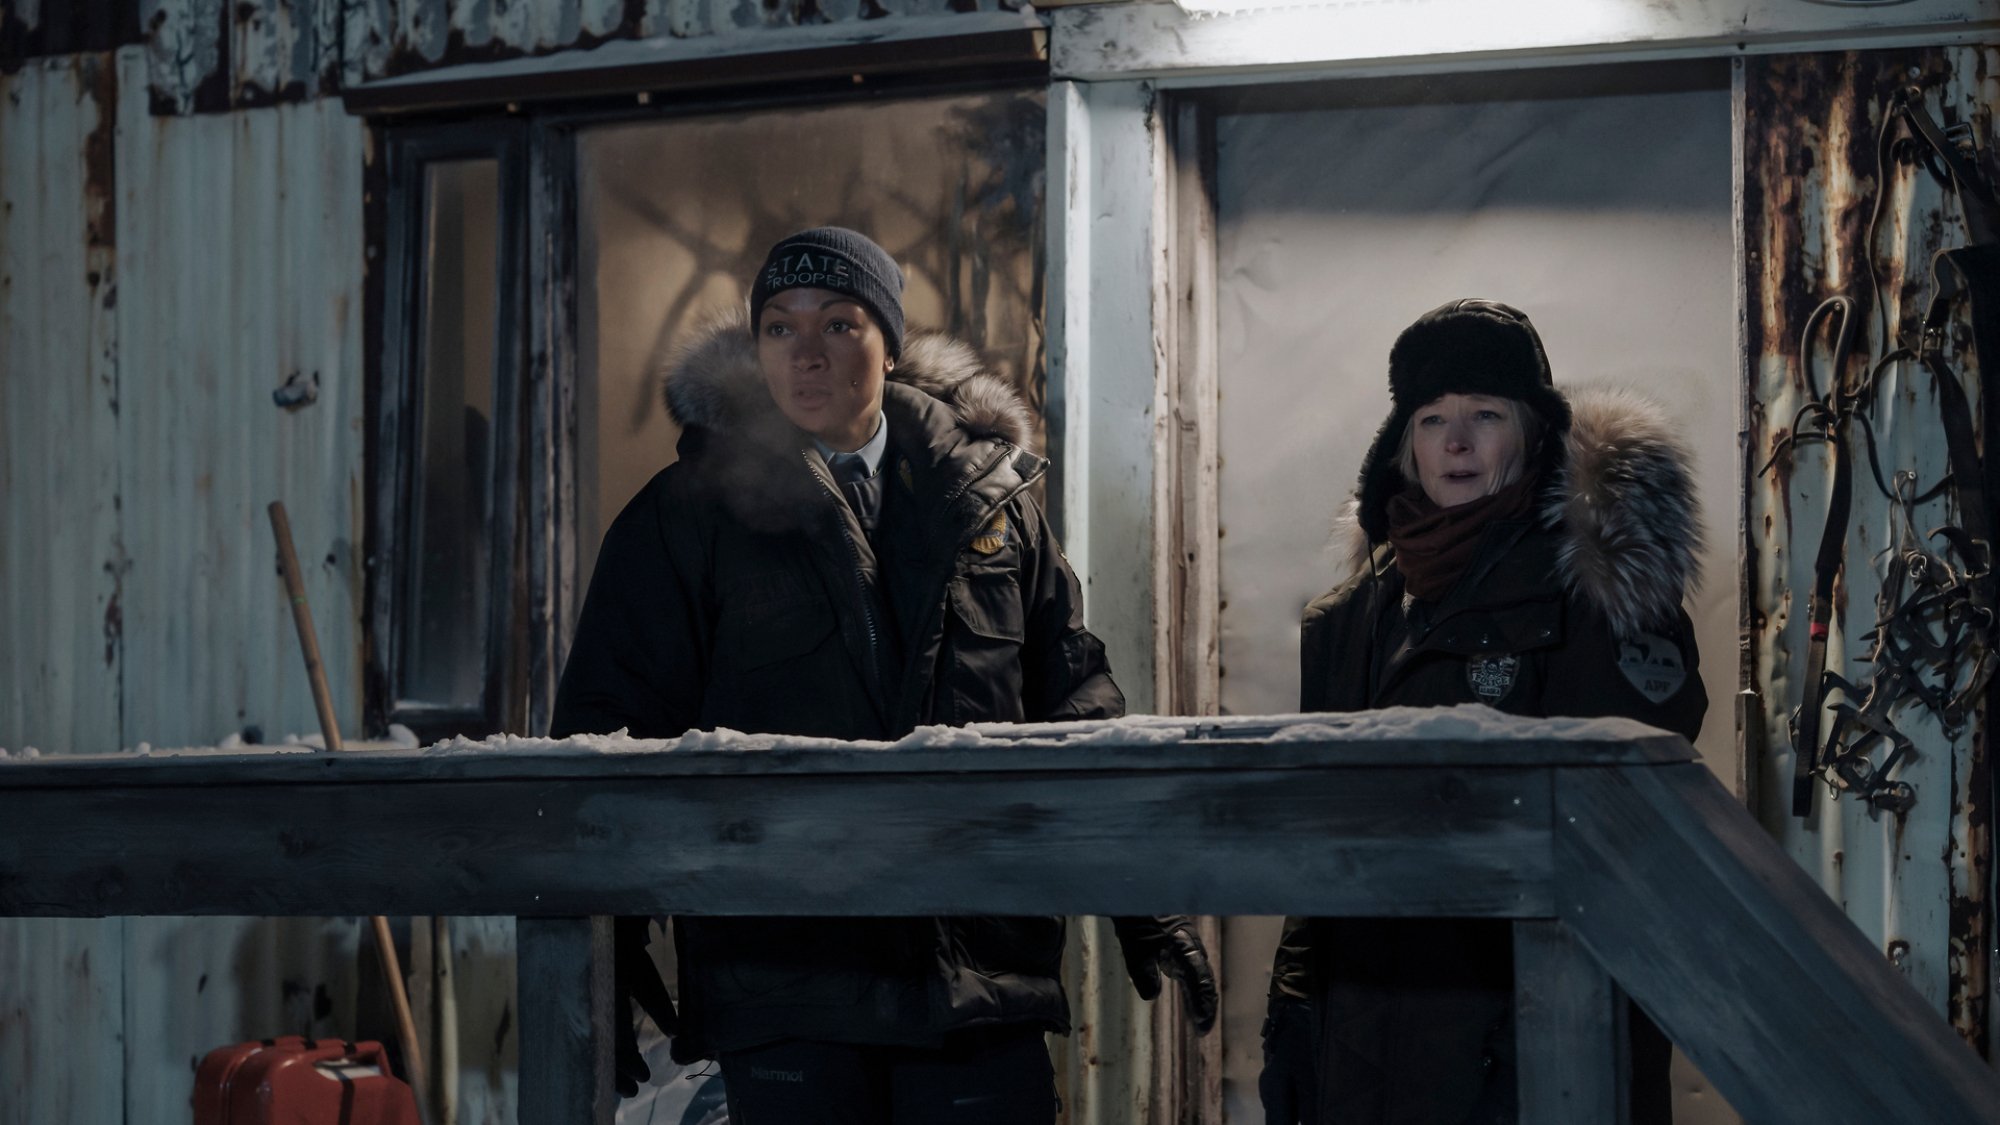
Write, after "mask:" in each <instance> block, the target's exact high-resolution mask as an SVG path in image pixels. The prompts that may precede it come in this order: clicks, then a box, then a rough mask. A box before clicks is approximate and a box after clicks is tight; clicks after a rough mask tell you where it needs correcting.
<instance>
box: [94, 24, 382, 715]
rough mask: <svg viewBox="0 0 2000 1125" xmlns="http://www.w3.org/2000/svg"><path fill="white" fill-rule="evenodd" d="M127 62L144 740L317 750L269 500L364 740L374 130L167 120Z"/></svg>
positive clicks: (122, 169) (125, 328) (123, 160)
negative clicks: (299, 384) (365, 206)
mask: <svg viewBox="0 0 2000 1125" xmlns="http://www.w3.org/2000/svg"><path fill="white" fill-rule="evenodd" d="M122 57H123V59H124V60H125V62H124V70H125V72H126V76H127V77H128V78H129V79H131V81H130V82H129V83H128V84H127V86H126V87H125V89H126V91H127V93H126V95H125V106H124V113H123V115H122V118H121V128H120V131H119V146H118V169H119V172H118V178H119V195H120V200H119V211H120V230H121V238H120V241H119V248H118V257H119V270H120V276H121V289H122V292H123V293H124V295H125V299H124V300H122V301H121V302H120V305H119V309H120V320H119V333H120V339H121V342H122V344H123V348H122V358H121V363H120V370H121V381H122V383H123V385H124V388H125V401H124V409H123V412H122V414H121V422H120V429H119V439H120V444H121V445H122V447H123V454H122V468H121V475H122V478H123V481H124V484H123V490H122V491H123V495H124V500H125V503H124V540H125V546H126V550H127V552H128V553H129V554H130V556H131V559H132V563H131V568H130V571H129V573H128V574H127V575H126V580H125V581H126V611H125V622H126V646H127V661H126V670H125V676H124V709H125V730H126V732H127V735H126V737H127V738H128V739H135V738H145V739H148V740H150V741H152V742H154V743H156V744H159V743H165V744H190V745H202V744H210V743H213V742H214V741H215V740H217V739H220V738H222V737H223V736H225V735H227V734H229V733H230V732H231V731H234V730H237V729H239V728H241V727H243V726H245V725H251V724H254V725H256V726H259V727H261V728H262V731H263V733H264V735H265V737H266V738H267V739H269V740H276V739H277V738H279V737H281V736H282V735H284V734H286V733H288V732H299V733H309V732H313V731H316V730H317V729H318V723H317V720H316V719H315V717H314V710H313V705H312V701H311V696H310V690H309V686H308V684H307V681H306V676H305V673H304V670H303V667H302V665H301V662H300V656H299V652H298V642H297V640H296V638H295V636H294V635H293V631H292V624H291V618H290V611H289V609H288V607H287V605H286V602H285V598H284V594H283V591H282V589H281V588H280V586H279V584H278V582H277V580H276V578H275V577H274V576H273V571H272V565H273V564H272V559H273V557H274V554H273V545H272V541H271V531H270V526H269V524H268V522H267V521H266V518H265V512H264V509H265V506H266V505H267V504H269V503H270V502H271V501H272V500H283V501H284V502H285V504H286V507H287V508H288V509H289V511H290V515H291V522H292V529H293V534H294V536H295V537H296V539H297V542H298V550H299V557H300V558H301V559H302V560H303V561H304V564H305V581H306V593H307V596H308V598H309V599H310V601H311V606H312V610H313V615H314V617H315V619H316V622H317V627H318V631H319V642H320V648H321V650H322V652H324V653H326V654H327V673H328V680H329V682H330V684H331V687H332V690H333V697H334V706H335V713H336V714H337V715H338V716H339V718H340V721H341V723H342V724H343V726H345V727H346V728H348V729H349V730H350V731H351V730H354V729H356V728H357V727H358V724H359V719H360V705H359V703H360V700H359V681H360V667H359V664H360V662H359V656H358V654H359V649H360V633H359V604H360V588H361V574H360V570H359V567H360V565H361V561H360V557H359V550H358V548H357V544H358V542H359V540H360V511H359V507H358V505H359V493H360V486H361V451H362V444H361V433H362V377H363V368H364V365H363V362H362V353H361V306H360V299H361V283H362V267H363V255H362V250H361V247H362V233H361V206H362V200H361V173H362V159H363V157H362V148H363V137H364V131H363V128H362V126H361V125H360V124H359V123H358V122H356V121H355V120H353V119H352V118H349V117H347V116H346V115H344V114H343V113H342V112H341V111H340V109H339V107H338V106H337V105H336V104H334V103H332V102H328V101H320V102H314V103H311V104H308V105H303V106H286V107H279V108H277V109H274V110H270V111H258V112H246V113H239V114H235V115H231V116H228V117H211V118H193V119H181V118H163V117H155V116H151V115H150V114H148V113H147V112H146V101H145V88H144V81H143V77H142V72H141V71H139V70H138V69H137V68H136V66H135V65H134V64H135V63H136V62H137V60H136V58H135V56H134V54H133V53H129V52H128V53H126V54H125V55H124V56H122ZM295 374H296V375H301V376H304V377H306V378H308V379H316V380H317V382H318V385H319V397H318V401H317V402H316V403H314V404H312V405H308V406H304V407H302V408H299V409H296V410H286V409H281V408H279V407H278V406H276V405H274V403H273V401H272V396H271V392H272V391H273V390H275V389H276V388H278V387H279V386H280V385H281V384H283V383H284V382H285V381H286V380H287V379H289V378H290V377H292V376H293V375H295Z"/></svg>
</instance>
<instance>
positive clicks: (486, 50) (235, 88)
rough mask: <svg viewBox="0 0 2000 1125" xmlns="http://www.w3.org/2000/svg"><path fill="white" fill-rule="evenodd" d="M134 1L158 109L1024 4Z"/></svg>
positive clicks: (255, 102)
mask: <svg viewBox="0 0 2000 1125" xmlns="http://www.w3.org/2000/svg"><path fill="white" fill-rule="evenodd" d="M30 2H32V0H30ZM130 2H136V3H137V4H138V6H139V17H140V18H139V23H140V25H141V27H142V29H143V34H144V36H145V40H146V47H147V59H148V63H149V81H150V86H151V89H152V96H153V106H154V111H155V112H157V113H162V114H187V113H213V112H224V111H228V110H231V109H240V108H244V107H250V106H260V105H268V104H272V103H274V102H293V101H299V100H302V99H308V98H314V97H323V96H327V95H330V94H333V93H337V92H338V91H340V90H341V89H343V88H348V87H352V86H354V85H357V84H359V83H362V82H365V81H368V80H371V79H378V78H388V77H394V76H399V75H407V74H414V73H418V72H421V71H426V70H432V69H435V68H438V67H446V66H456V65H459V64H462V63H473V62H493V61H498V60H503V59H514V58H521V57H524V56H535V55H546V54H551V53H554V52H558V51H571V50H586V49H589V48H591V47H596V46H599V45H601V44H604V43H609V42H613V41H616V40H631V39H648V38H655V37H660V38H672V39H698V38H704V37H707V36H713V35H721V34H726V33H730V32H742V31H748V30H756V29H761V28H776V27H795V26H803V25H811V24H827V23H842V22H852V21H860V20H874V19H883V18H895V17H899V16H921V15H938V14H950V13H960V12H993V11H1014V10H1019V9H1022V8H1025V7H1027V4H1026V0H130ZM38 42H39V41H38ZM4 43H5V40H4V39H0V47H3V46H4ZM4 57H5V56H4V53H0V58H4Z"/></svg>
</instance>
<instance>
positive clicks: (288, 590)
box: [271, 500, 340, 750]
mask: <svg viewBox="0 0 2000 1125" xmlns="http://www.w3.org/2000/svg"><path fill="white" fill-rule="evenodd" d="M271 534H273V535H276V536H277V537H278V567H279V569H280V570H282V571H283V572H284V575H285V595H286V597H288V598H289V599H290V600H291V603H292V624H294V625H296V626H298V629H299V647H300V648H302V649H304V650H305V654H306V676H307V677H308V678H309V679H311V680H312V693H313V706H314V707H315V708H317V709H318V710H319V729H320V734H322V735H323V736H325V738H326V748H327V749H328V750H338V749H340V721H339V720H338V719H335V718H334V717H333V693H332V692H330V691H328V690H327V688H326V666H325V665H323V664H321V663H320V660H319V635H318V634H316V633H315V632H313V619H312V610H311V609H309V608H307V606H306V583H305V578H304V577H303V576H301V575H300V574H299V553H298V551H297V550H295V549H293V547H292V521H291V520H289V519H287V518H285V502H284V501H283V500H273V501H271Z"/></svg>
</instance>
